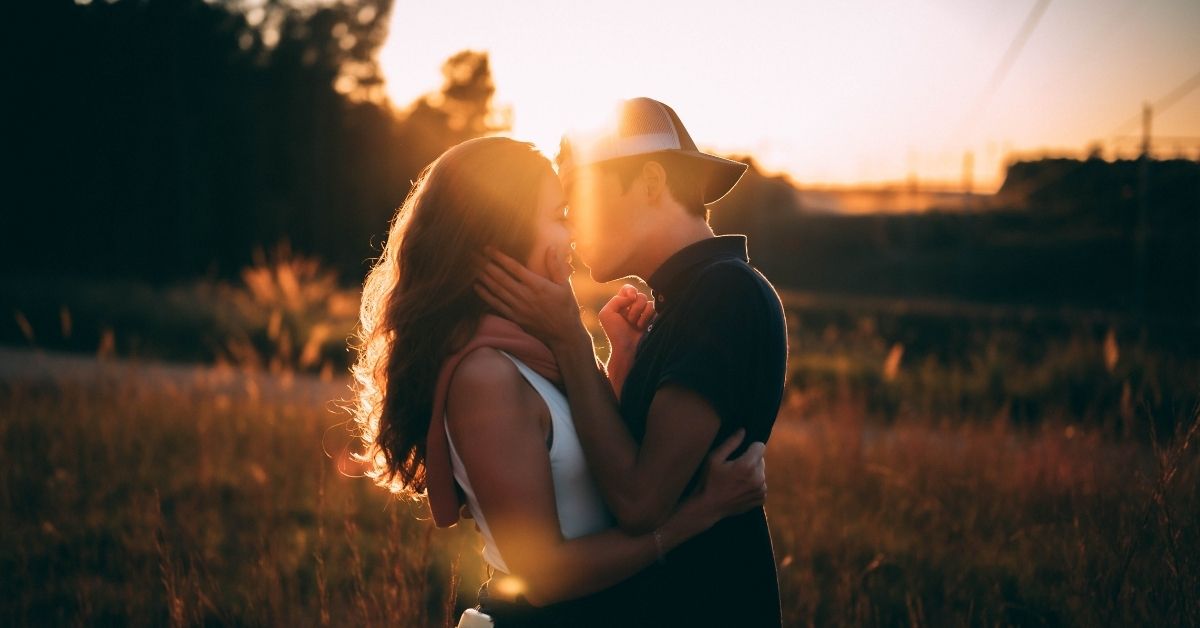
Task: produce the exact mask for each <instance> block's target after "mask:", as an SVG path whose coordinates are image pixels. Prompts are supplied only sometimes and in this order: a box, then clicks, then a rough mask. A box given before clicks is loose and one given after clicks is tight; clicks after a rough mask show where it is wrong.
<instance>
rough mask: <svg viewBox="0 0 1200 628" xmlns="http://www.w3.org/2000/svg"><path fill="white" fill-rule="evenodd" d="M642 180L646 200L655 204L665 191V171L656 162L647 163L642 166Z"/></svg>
mask: <svg viewBox="0 0 1200 628" xmlns="http://www.w3.org/2000/svg"><path fill="white" fill-rule="evenodd" d="M641 178H642V180H641V181H640V183H641V184H642V185H644V186H645V189H646V200H648V201H650V202H651V203H657V202H658V201H659V200H661V199H662V197H663V194H664V193H666V191H667V171H666V169H664V168H663V167H662V164H660V163H658V162H657V161H653V160H652V161H647V162H646V163H645V164H643V165H642V177H641Z"/></svg>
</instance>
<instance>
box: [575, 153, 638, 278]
mask: <svg viewBox="0 0 1200 628" xmlns="http://www.w3.org/2000/svg"><path fill="white" fill-rule="evenodd" d="M563 186H564V188H565V189H566V193H567V207H568V209H567V211H568V213H569V214H570V216H571V222H572V224H573V225H574V228H575V252H576V253H577V254H578V255H579V258H580V260H581V261H582V262H583V263H584V264H586V265H587V267H588V268H589V269H591V272H592V279H594V280H595V281H598V282H601V283H603V282H606V281H612V280H614V279H619V278H621V277H624V276H626V275H628V274H630V271H629V270H628V268H629V265H628V262H629V259H630V257H631V256H632V254H633V252H634V250H636V246H637V238H636V230H635V229H634V226H635V225H636V224H637V217H638V215H639V212H638V209H639V203H638V201H637V195H636V194H635V191H636V190H637V189H638V187H637V183H636V181H635V182H634V184H633V185H631V186H630V187H629V190H628V191H623V190H622V189H621V181H620V179H619V178H618V177H617V175H616V174H613V173H611V172H606V171H604V170H603V169H600V168H597V167H596V166H585V167H583V168H578V169H575V170H573V171H571V173H570V174H568V175H567V176H566V177H564V178H563Z"/></svg>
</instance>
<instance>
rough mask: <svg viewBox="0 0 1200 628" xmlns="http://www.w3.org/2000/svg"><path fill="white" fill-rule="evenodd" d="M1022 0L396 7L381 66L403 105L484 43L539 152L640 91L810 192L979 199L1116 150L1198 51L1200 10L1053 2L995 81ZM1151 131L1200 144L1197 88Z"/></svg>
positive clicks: (517, 124)
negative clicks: (1045, 165)
mask: <svg viewBox="0 0 1200 628" xmlns="http://www.w3.org/2000/svg"><path fill="white" fill-rule="evenodd" d="M1030 4H1031V3H1011V2H1002V1H1001V0H992V1H991V2H986V3H955V2H936V1H933V0H926V1H919V2H867V1H866V0H858V1H851V2H844V3H832V4H830V3H802V2H761V3H754V4H753V5H750V6H749V7H746V6H742V5H737V4H735V3H730V2H714V1H711V0H707V1H705V0H690V1H684V0H664V1H662V2H655V3H642V2H634V1H633V0H610V1H608V2H603V3H588V4H578V3H549V2H529V3H524V2H522V3H485V2H479V1H467V2H462V3H455V4H453V5H445V4H439V3H417V4H411V5H398V6H397V7H396V9H395V11H394V13H393V17H392V20H393V21H392V25H391V31H390V33H391V34H390V37H389V40H388V42H387V44H386V46H385V47H384V49H383V50H382V54H381V63H382V65H383V69H384V73H385V75H386V78H387V81H388V86H387V89H388V92H389V94H390V96H391V97H392V99H393V100H394V101H395V102H396V103H398V104H400V105H401V106H403V105H405V104H407V103H409V102H411V101H412V100H413V99H414V98H416V97H417V96H418V95H420V94H422V93H423V92H426V91H429V90H432V89H436V88H437V86H438V85H439V84H440V77H439V74H438V69H439V67H440V65H441V62H442V61H443V60H445V59H446V58H447V57H449V56H450V55H452V54H454V53H455V52H457V51H459V50H462V49H466V48H471V49H477V50H478V49H482V50H487V51H488V52H489V53H490V55H491V61H492V68H493V72H494V76H495V80H496V85H497V93H496V98H497V101H498V102H499V103H500V104H501V105H511V106H512V108H513V113H514V118H513V122H514V128H513V131H512V135H513V136H514V137H517V138H519V139H524V140H529V141H533V142H535V143H536V144H538V145H539V147H541V148H543V150H545V151H546V152H547V153H549V154H553V153H554V152H555V150H556V149H557V143H558V138H559V136H560V135H561V133H562V132H563V131H564V130H565V129H567V128H569V127H571V126H573V125H575V124H578V123H579V122H580V121H581V120H587V119H589V117H590V116H592V115H594V114H595V113H597V111H598V108H601V109H602V108H603V107H605V106H607V105H608V104H609V103H611V102H612V101H613V100H615V99H618V98H626V97H632V96H650V97H652V98H656V99H658V100H661V101H663V102H666V103H667V104H669V105H671V106H672V107H673V108H674V109H675V110H676V111H677V112H678V113H679V115H680V117H681V118H682V120H683V121H684V123H685V124H686V125H687V127H688V129H689V131H690V132H691V134H692V136H693V138H695V140H696V141H697V143H698V144H700V146H701V148H702V149H710V150H716V151H719V152H724V153H735V154H751V155H753V156H754V157H755V158H756V160H757V161H758V162H759V164H760V165H762V166H764V167H765V168H766V169H767V170H774V171H786V172H788V173H789V174H790V175H791V176H792V177H793V178H794V179H796V180H797V181H799V182H802V183H835V184H849V183H858V182H882V181H906V180H910V179H914V178H917V179H920V180H922V181H927V180H940V181H950V182H958V181H960V179H963V178H964V170H965V169H966V168H970V170H971V172H970V173H969V174H970V175H971V177H970V178H971V179H973V181H974V184H975V188H976V189H987V188H988V187H990V186H994V185H996V184H997V183H998V176H999V174H1000V172H1001V169H1002V167H1003V165H1004V162H1005V159H1006V156H1007V155H1008V154H1009V153H1010V152H1012V151H1027V150H1034V149H1041V148H1045V147H1050V148H1060V149H1065V150H1069V151H1074V152H1077V153H1081V152H1082V151H1083V150H1085V148H1086V147H1087V146H1088V145H1089V144H1090V143H1092V142H1095V141H1102V142H1109V141H1110V140H1111V139H1112V136H1113V134H1114V132H1115V130H1114V127H1116V126H1118V125H1120V124H1121V123H1122V122H1123V121H1125V120H1127V119H1128V118H1129V117H1130V116H1132V115H1135V114H1136V113H1137V112H1138V111H1139V109H1140V107H1141V104H1142V102H1143V101H1147V100H1150V101H1152V100H1154V99H1155V98H1157V97H1159V96H1161V95H1162V94H1163V93H1166V92H1168V91H1169V90H1170V89H1171V88H1172V87H1174V86H1175V85H1176V84H1178V82H1179V81H1180V80H1182V79H1184V78H1186V77H1187V76H1190V75H1191V74H1193V73H1194V72H1195V71H1196V68H1195V67H1193V66H1194V65H1195V63H1194V60H1195V59H1200V38H1197V37H1195V36H1194V34H1195V32H1196V30H1197V29H1200V3H1195V2H1174V3H1172V2H1166V1H1165V0H1164V1H1160V2H1157V3H1147V4H1146V5H1145V6H1144V7H1143V6H1142V4H1141V3H1138V6H1137V7H1136V10H1133V9H1130V7H1129V6H1128V5H1129V3H1123V2H1122V1H1121V0H1096V1H1094V2H1089V3H1076V4H1068V3H1062V2H1059V3H1054V4H1051V5H1050V6H1049V8H1048V9H1047V10H1046V11H1045V13H1044V16H1043V17H1042V18H1041V19H1040V21H1039V23H1038V25H1037V28H1036V30H1034V32H1033V34H1032V36H1031V37H1029V38H1028V41H1027V43H1026V44H1025V45H1024V46H1023V49H1022V50H1021V53H1020V55H1018V56H1017V57H1016V58H1015V62H1014V63H1013V64H1012V65H1011V70H1010V71H1008V72H1007V73H1006V74H1005V76H1004V79H1003V81H1001V82H999V83H998V84H995V85H993V84H992V83H993V82H994V81H993V80H992V79H994V78H995V77H994V76H993V73H994V71H995V69H996V68H997V64H998V63H999V62H1000V61H1001V60H1002V59H1003V58H1004V56H1005V53H1006V51H1007V50H1008V49H1009V47H1010V44H1011V43H1012V42H1013V41H1014V36H1016V35H1017V34H1018V33H1019V32H1020V31H1021V28H1022V24H1023V23H1024V22H1025V21H1026V19H1027V17H1028V15H1029V11H1030V6H1029V5H1030ZM1155 125H1156V126H1155V128H1156V129H1157V130H1158V131H1159V132H1161V133H1162V134H1163V135H1178V136H1190V135H1200V90H1197V91H1196V92H1194V93H1192V94H1191V95H1190V96H1189V97H1188V98H1187V99H1186V101H1185V102H1181V103H1180V104H1178V105H1176V106H1175V107H1174V108H1173V110H1172V111H1171V112H1169V113H1167V114H1165V115H1164V116H1162V118H1161V119H1156V121H1155ZM1114 141H1115V140H1114ZM1106 145H1107V144H1106ZM968 152H970V153H971V154H972V155H973V158H972V159H971V160H965V159H964V155H965V154H966V153H968ZM968 164H969V165H968Z"/></svg>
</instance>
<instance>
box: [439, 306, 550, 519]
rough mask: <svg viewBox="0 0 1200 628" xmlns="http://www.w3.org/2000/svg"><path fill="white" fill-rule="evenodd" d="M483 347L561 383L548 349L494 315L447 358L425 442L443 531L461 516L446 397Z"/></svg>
mask: <svg viewBox="0 0 1200 628" xmlns="http://www.w3.org/2000/svg"><path fill="white" fill-rule="evenodd" d="M480 347H491V348H493V349H499V350H501V351H505V352H508V353H511V354H512V355H513V356H515V357H516V358H517V359H518V360H520V361H521V362H524V363H525V365H526V366H528V367H529V368H531V369H533V370H534V371H536V372H537V373H538V374H539V375H541V376H542V377H545V378H546V379H548V380H550V381H552V382H554V383H556V384H558V383H561V382H562V376H561V375H560V374H559V372H558V363H557V362H556V361H555V360H554V354H552V353H551V352H550V348H549V347H547V346H546V345H544V344H542V342H541V341H539V340H538V339H537V338H534V337H533V336H530V335H529V334H528V333H526V332H525V330H524V329H521V327H520V326H519V325H517V324H516V323H514V322H512V321H510V320H508V319H506V318H500V317H499V316H494V315H491V314H485V315H484V316H483V318H481V319H480V321H479V329H478V330H476V332H475V336H474V337H472V338H471V340H470V341H469V342H467V344H466V346H464V347H463V348H462V349H460V350H459V351H458V352H457V353H455V354H454V355H452V356H450V357H449V358H446V361H445V362H443V363H442V370H441V372H440V373H439V374H438V380H437V386H436V387H435V388H434V393H433V416H432V417H431V418H430V420H429V435H428V436H427V437H426V440H425V483H426V487H427V490H428V491H429V508H430V510H432V511H433V521H434V523H436V524H437V525H438V527H441V528H445V527H448V526H452V525H454V524H456V523H458V513H459V509H460V508H461V507H462V501H461V499H460V497H459V492H458V490H457V488H456V487H455V484H454V471H453V469H452V468H451V466H450V441H449V439H447V438H446V393H447V391H448V389H449V388H450V378H451V376H453V375H454V369H456V368H458V364H459V362H462V359H463V358H464V357H466V355H467V354H468V353H470V352H472V351H474V350H475V349H478V348H480Z"/></svg>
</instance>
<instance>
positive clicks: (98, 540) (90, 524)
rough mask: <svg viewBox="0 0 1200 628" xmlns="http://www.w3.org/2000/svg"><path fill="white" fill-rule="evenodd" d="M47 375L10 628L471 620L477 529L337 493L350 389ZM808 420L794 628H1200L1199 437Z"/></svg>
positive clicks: (22, 478) (31, 386)
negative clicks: (1167, 440)
mask: <svg viewBox="0 0 1200 628" xmlns="http://www.w3.org/2000/svg"><path fill="white" fill-rule="evenodd" d="M6 355H7V356H8V357H7V359H8V360H9V361H13V360H21V359H22V358H21V357H20V356H21V355H22V354H20V353H14V352H11V351H9V352H8V353H7V354H6ZM14 356H15V357H14ZM38 359H39V358H36V357H35V356H34V354H32V353H31V354H29V355H28V356H26V361H25V362H24V363H23V364H22V365H20V368H22V369H23V371H24V372H26V373H38V372H43V371H44V373H45V374H48V375H44V376H37V377H32V376H31V377H29V378H24V379H23V378H20V377H14V376H12V375H11V372H12V371H11V368H10V371H9V372H10V375H9V376H6V377H5V378H4V384H3V385H0V456H3V459H4V468H5V472H4V474H3V479H2V480H0V529H3V530H4V531H5V532H4V535H3V540H2V541H0V590H2V591H3V592H4V595H2V596H0V624H3V625H39V626H40V625H96V624H135V625H163V624H170V625H195V624H239V625H243V624H248V625H347V624H358V625H405V626H437V625H443V621H444V618H445V617H446V615H447V610H448V609H450V608H452V607H453V608H455V609H460V608H462V607H463V606H464V605H465V604H466V605H469V604H470V603H471V602H472V600H473V599H474V589H475V587H476V586H477V585H478V583H479V581H480V579H481V577H482V566H481V563H480V560H479V558H478V545H479V543H478V540H477V539H476V537H475V533H474V531H473V530H470V529H461V528H460V529H452V530H449V531H447V530H434V529H433V526H432V525H431V524H430V523H429V522H427V521H422V520H421V517H422V514H421V509H420V507H419V506H418V505H413V504H407V503H401V502H398V501H396V500H394V499H392V498H389V497H388V496H386V495H384V494H382V492H381V491H379V490H378V489H376V488H374V487H373V486H371V485H370V483H369V482H368V481H366V480H364V479H361V478H356V477H348V476H352V475H353V469H352V468H351V467H350V466H348V465H347V464H346V460H345V457H344V447H345V445H347V444H348V442H349V436H348V433H347V432H346V431H345V429H344V424H343V423H342V421H344V416H343V415H341V414H340V413H339V412H338V411H337V408H336V404H328V403H324V400H328V399H331V398H335V397H337V396H339V395H342V394H343V393H342V391H343V390H344V388H343V387H344V382H342V381H341V380H338V379H336V378H335V379H332V380H326V381H322V380H321V379H319V378H315V377H311V376H310V377H305V376H296V377H281V376H278V375H272V374H270V373H269V372H265V371H257V372H249V371H237V370H233V369H230V368H229V367H195V368H192V369H188V368H184V367H171V368H166V369H163V368H157V369H156V368H151V367H143V366H140V365H138V364H137V363H132V365H130V364H127V363H120V362H111V361H97V360H95V359H93V358H81V359H77V360H76V362H78V363H79V364H76V368H73V369H64V368H63V367H61V366H60V367H55V368H50V367H47V368H45V369H41V370H39V368H38V366H37V365H38V364H39V362H38ZM89 360H90V361H91V363H89ZM164 371H165V374H163V372H164ZM62 372H69V373H72V374H71V375H69V376H67V375H54V373H62ZM800 403H802V402H801V401H797V400H796V399H795V398H793V401H792V402H791V405H790V406H789V407H788V408H785V411H784V413H783V415H782V416H781V418H780V423H779V428H778V430H777V432H776V434H775V436H774V437H773V439H772V442H771V444H770V447H769V450H768V472H769V476H770V486H771V494H770V497H769V502H768V514H769V518H770V523H771V526H772V532H773V535H774V538H775V542H776V554H777V558H778V560H779V574H780V582H781V586H782V591H783V608H784V616H785V618H786V620H787V624H788V625H793V626H804V625H844V626H918V625H933V626H955V625H962V626H991V625H1079V626H1096V625H1196V624H1197V622H1200V602H1198V601H1197V600H1198V598H1197V596H1196V595H1195V591H1197V590H1200V557H1198V555H1197V553H1196V551H1195V548H1196V547H1197V546H1198V543H1200V538H1197V537H1198V534H1200V508H1198V506H1200V488H1198V487H1200V477H1198V474H1200V457H1198V456H1197V455H1196V446H1197V445H1198V444H1200V443H1198V442H1197V434H1196V430H1197V428H1196V426H1195V424H1193V425H1192V427H1191V428H1190V429H1191V431H1181V432H1180V433H1179V434H1177V435H1175V438H1173V439H1172V440H1171V445H1170V446H1169V447H1165V448H1162V449H1156V448H1153V447H1147V446H1146V445H1144V444H1139V443H1138V442H1134V441H1122V440H1114V439H1112V438H1110V437H1108V436H1102V435H1101V434H1100V432H1099V430H1097V429H1092V428H1085V427H1080V426H1074V425H1066V426H1064V425H1062V424H1052V423H1051V422H1044V423H1043V424H1041V425H1040V427H1037V428H1021V427H1015V426H1013V425H1012V424H1011V423H1009V422H1007V421H1006V420H1003V419H1000V420H997V421H993V422H990V423H981V422H959V423H956V424H947V425H938V424H933V423H928V422H920V421H916V420H898V421H896V422H893V423H892V424H891V425H889V426H880V425H879V424H877V423H875V422H873V421H869V420H867V416H868V411H867V408H866V404H865V402H864V401H863V400H862V399H856V398H855V397H853V396H847V397H845V398H844V399H842V400H841V401H838V402H837V403H835V404H832V405H830V406H829V408H828V411H822V412H808V411H806V412H805V415H804V416H803V417H801V416H799V415H798V412H799V411H800V408H801V406H800V405H798V404H800ZM450 614H451V615H453V614H454V613H453V612H451V613H450Z"/></svg>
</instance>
